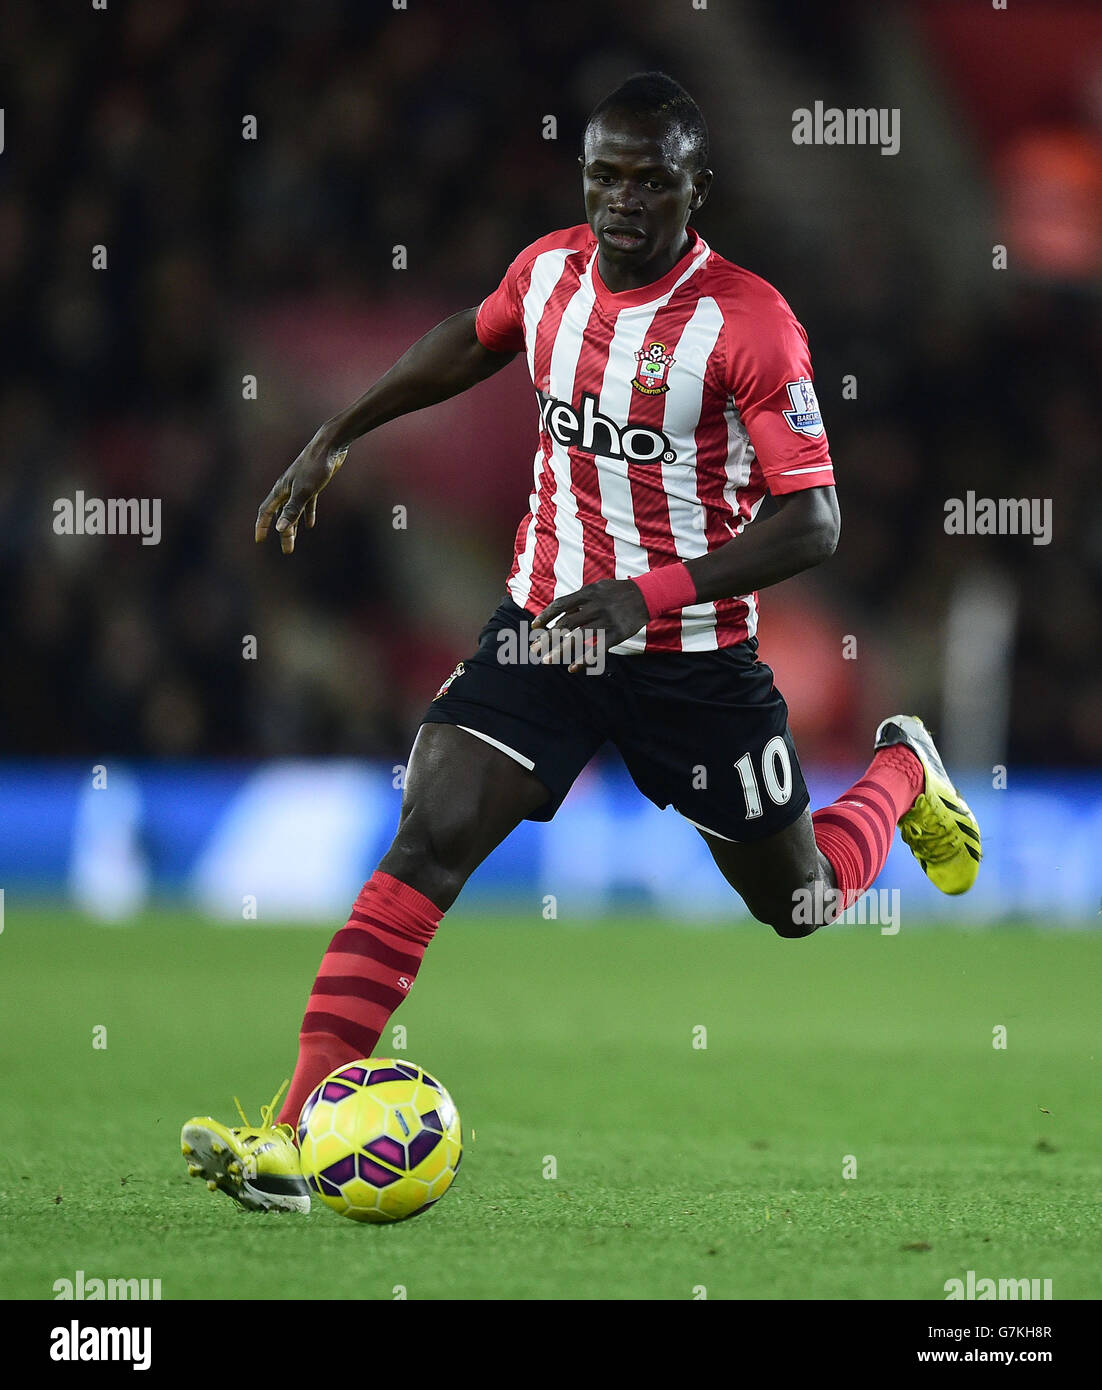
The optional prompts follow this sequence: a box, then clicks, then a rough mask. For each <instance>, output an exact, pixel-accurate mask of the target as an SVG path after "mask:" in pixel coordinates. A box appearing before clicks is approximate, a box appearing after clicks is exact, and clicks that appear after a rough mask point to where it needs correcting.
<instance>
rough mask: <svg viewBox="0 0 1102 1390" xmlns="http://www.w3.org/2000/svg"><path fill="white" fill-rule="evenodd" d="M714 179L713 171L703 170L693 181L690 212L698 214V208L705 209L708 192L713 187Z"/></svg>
mask: <svg viewBox="0 0 1102 1390" xmlns="http://www.w3.org/2000/svg"><path fill="white" fill-rule="evenodd" d="M712 178H713V174H712V171H711V169H701V171H700V173H699V174H697V175H696V177H695V178H694V179H693V198H692V202H691V203H690V204H689V209H690V211H692V212H696V210H697V208H699V207H703V205H704V200H705V199H706V198H707V196H708V190H709V189H710V188H711V186H712Z"/></svg>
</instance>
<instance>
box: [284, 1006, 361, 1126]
mask: <svg viewBox="0 0 1102 1390" xmlns="http://www.w3.org/2000/svg"><path fill="white" fill-rule="evenodd" d="M310 1033H332V1034H333V1035H334V1036H335V1037H338V1038H340V1040H341V1041H342V1042H343V1043H344V1044H345V1045H346V1046H347V1047H349V1048H351V1052H350V1054H349V1057H348V1061H350V1062H354V1061H355V1060H356V1059H357V1058H359V1057H370V1056H371V1054H372V1053H373V1052H374V1051H375V1047H376V1045H377V1043H378V1041H379V1029H377V1028H363V1027H359V1026H357V1025H356V1024H355V1023H353V1022H352V1020H351V1019H348V1018H341V1017H339V1016H338V1015H337V1014H325V1013H318V1012H317V1011H316V1010H313V1009H311V1010H310V1011H309V1012H308V1013H307V1015H306V1017H305V1018H304V1019H303V1020H302V1032H301V1034H300V1037H301V1036H304V1035H307V1034H310ZM318 1080H319V1081H320V1080H321V1077H318ZM315 1084H316V1083H315ZM310 1089H313V1088H312V1087H311V1088H310ZM300 1108H301V1107H300Z"/></svg>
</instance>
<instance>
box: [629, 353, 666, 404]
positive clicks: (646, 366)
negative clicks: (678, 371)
mask: <svg viewBox="0 0 1102 1390" xmlns="http://www.w3.org/2000/svg"><path fill="white" fill-rule="evenodd" d="M635 360H636V362H638V364H639V365H638V367H637V368H636V371H635V375H634V377H632V380H631V384H632V386H634V387H635V389H636V391H642V393H643V395H644V396H661V395H662V393H663V392H664V391H668V390H669V389H670V387H669V383H668V382H667V380H666V373H667V372H668V371H669V370H670V368H671V367H672V366H673V363H674V359H673V358H672V357H671V356H670V355H669V353H667V351H666V345H665V343H648V344H647V346H646V347H644V348H640V349H639V351H638V352H637V353H636V354H635Z"/></svg>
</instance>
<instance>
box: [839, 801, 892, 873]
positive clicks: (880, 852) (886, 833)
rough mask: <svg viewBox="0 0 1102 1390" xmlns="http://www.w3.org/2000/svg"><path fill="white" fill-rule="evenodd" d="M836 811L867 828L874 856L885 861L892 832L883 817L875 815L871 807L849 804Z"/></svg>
mask: <svg viewBox="0 0 1102 1390" xmlns="http://www.w3.org/2000/svg"><path fill="white" fill-rule="evenodd" d="M838 809H839V811H844V812H846V814H847V815H851V816H854V817H855V818H856V819H858V820H860V821H861V822H862V823H863V824H864V825H866V826H868V830H869V834H870V835H871V836H872V839H873V844H874V846H875V855H876V856H878V857H879V858H880V859H881V860H884V859H887V857H888V850H889V848H890V847H891V842H892V832H891V829H890V828H889V827H888V825H887V823H886V821H885V819H884V817H883V816H880V815H877V813H876V812H875V811H873V809H872V808H871V807H866V806H854V805H852V803H849V802H847V803H846V804H845V805H844V806H841V807H839V808H838Z"/></svg>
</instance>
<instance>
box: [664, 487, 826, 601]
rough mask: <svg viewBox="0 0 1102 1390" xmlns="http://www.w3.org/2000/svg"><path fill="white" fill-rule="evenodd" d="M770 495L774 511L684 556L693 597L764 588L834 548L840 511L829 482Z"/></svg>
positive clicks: (710, 598) (724, 595)
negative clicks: (709, 546) (688, 557)
mask: <svg viewBox="0 0 1102 1390" xmlns="http://www.w3.org/2000/svg"><path fill="white" fill-rule="evenodd" d="M774 501H775V502H776V504H777V513H776V515H775V516H771V517H769V518H768V520H766V521H761V522H755V523H754V524H753V525H752V526H747V527H746V529H745V530H744V531H743V533H742V535H741V536H736V537H735V538H734V539H732V540H729V541H728V542H727V544H726V545H721V546H720V547H719V549H718V550H713V551H712V552H711V553H710V554H708V555H699V556H697V558H696V559H695V560H688V561H686V563H685V568H686V569H687V570H688V571H689V577H690V578H691V579H692V581H693V584H694V585H695V586H696V601H697V603H711V602H712V601H713V600H715V599H718V598H730V597H731V595H732V594H750V593H753V592H754V590H755V589H767V588H768V587H769V586H770V584H779V583H780V582H781V581H782V580H783V579H791V578H792V576H793V575H794V574H801V573H802V572H803V571H804V570H809V569H813V568H814V567H815V566H816V565H821V564H822V563H823V561H824V560H828V559H829V558H830V557H831V556H832V555H833V554H834V551H835V548H836V547H837V545H838V535H839V532H840V531H841V516H840V513H839V511H838V498H837V495H836V493H835V491H834V488H833V487H811V488H806V489H805V490H804V491H802V492H786V493H782V494H781V495H780V496H777V497H775V498H774Z"/></svg>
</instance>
